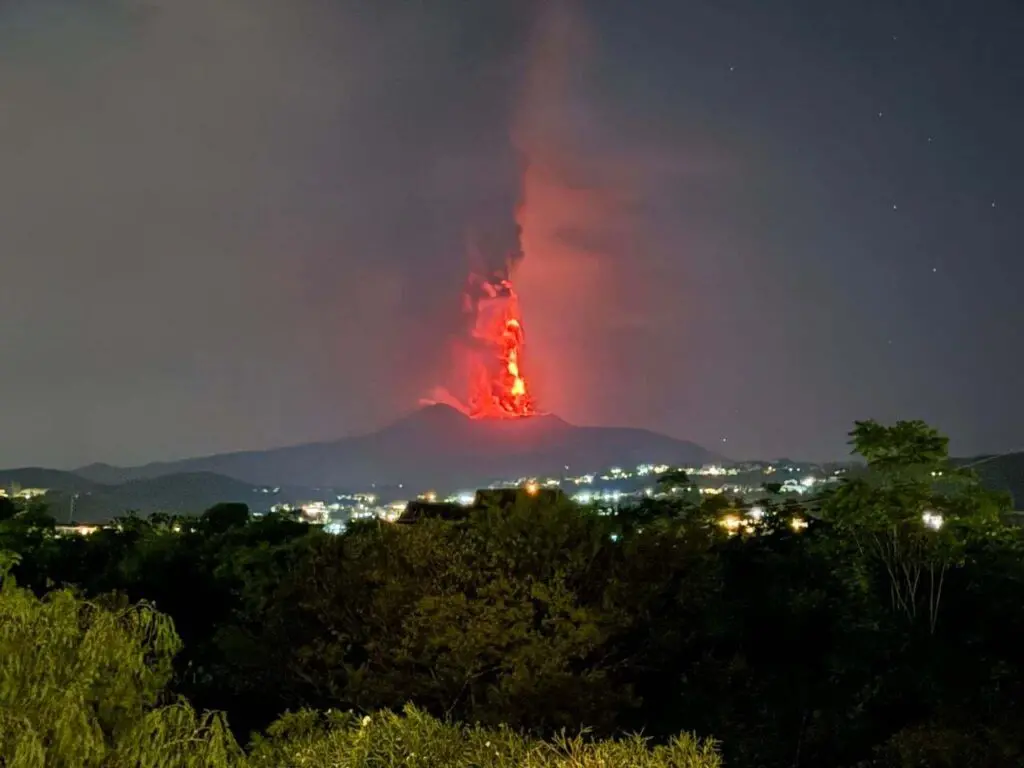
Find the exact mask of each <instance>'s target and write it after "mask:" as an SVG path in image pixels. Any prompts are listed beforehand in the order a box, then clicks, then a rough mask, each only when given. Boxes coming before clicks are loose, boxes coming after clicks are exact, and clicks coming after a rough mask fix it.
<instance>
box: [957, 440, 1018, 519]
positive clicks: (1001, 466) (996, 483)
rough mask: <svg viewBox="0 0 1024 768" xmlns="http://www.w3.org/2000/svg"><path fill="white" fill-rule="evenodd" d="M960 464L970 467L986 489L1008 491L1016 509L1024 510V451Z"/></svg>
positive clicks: (985, 457)
mask: <svg viewBox="0 0 1024 768" xmlns="http://www.w3.org/2000/svg"><path fill="white" fill-rule="evenodd" d="M959 463H961V464H964V465H966V466H968V467H970V468H971V469H972V470H974V472H975V473H976V474H977V475H978V479H979V480H981V482H982V483H984V484H985V486H986V487H988V488H991V489H992V490H994V491H1007V492H1009V494H1010V495H1011V496H1012V497H1013V501H1014V509H1017V510H1024V451H1018V452H1017V453H1004V454H1000V455H997V456H977V457H975V458H972V459H963V460H961V461H960V462H959Z"/></svg>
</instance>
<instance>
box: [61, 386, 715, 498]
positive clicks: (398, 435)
mask: <svg viewBox="0 0 1024 768" xmlns="http://www.w3.org/2000/svg"><path fill="white" fill-rule="evenodd" d="M717 458H718V457H717V456H715V455H714V454H712V453H711V452H710V451H707V450H706V449H704V448H702V447H700V446H699V445H696V444H694V443H690V442H687V441H684V440H675V439H673V438H670V437H666V436H664V435H659V434H657V433H654V432H650V431H648V430H643V429H630V428H620V427H576V426H573V425H571V424H568V423H567V422H565V421H562V420H561V419H559V418H558V417H556V416H537V417H533V418H529V419H510V420H473V419H469V418H467V417H465V416H463V415H462V414H461V413H459V412H458V411H456V410H454V409H453V408H449V407H448V406H444V405H433V406H429V407H426V408H422V409H420V410H418V411H416V412H414V413H412V414H410V415H409V416H407V417H406V418H404V419H401V420H399V421H398V422H396V423H394V424H392V425H391V426H389V427H386V428H385V429H382V430H380V431H378V432H374V433H372V434H369V435H364V436H361V437H354V438H348V439H345V440H338V441H333V442H327V443H311V444H307V445H298V446H292V447H288V448H276V449H272V450H267V451H245V452H240V453H228V454H219V455H215V456H207V457H202V458H195V459H185V460H182V461H175V462H167V463H158V464H149V465H146V466H143V467H134V468H126V469H124V470H122V474H121V475H120V476H119V477H118V476H116V475H115V473H112V472H110V470H111V469H115V468H111V467H106V466H104V467H103V473H104V474H103V477H104V479H106V480H107V481H108V482H110V481H111V480H121V481H124V480H130V479H140V478H152V477H159V476H161V475H166V474H170V473H176V472H214V473H217V474H220V475H226V476H228V477H233V478H237V479H240V480H245V481H247V482H251V483H264V484H273V485H285V484H291V485H302V486H332V487H347V488H364V489H365V488H367V487H368V486H369V485H370V484H371V483H375V484H377V485H378V486H386V485H397V484H399V483H401V484H403V485H404V486H405V487H406V488H407V489H409V490H425V489H427V488H438V489H455V488H462V487H466V488H468V487H473V486H475V485H478V484H480V483H484V482H487V481H490V480H493V479H498V478H515V477H519V476H524V475H543V474H563V473H564V472H565V467H566V466H569V467H570V471H577V472H585V471H593V470H596V469H601V468H602V467H608V466H611V465H615V464H623V465H634V464H637V463H639V462H644V461H648V462H666V463H671V464H683V465H700V464H704V463H707V462H710V461H714V460H716V459H717ZM89 470H90V468H83V469H82V470H79V471H80V472H81V473H82V474H83V475H87V474H93V473H91V472H89Z"/></svg>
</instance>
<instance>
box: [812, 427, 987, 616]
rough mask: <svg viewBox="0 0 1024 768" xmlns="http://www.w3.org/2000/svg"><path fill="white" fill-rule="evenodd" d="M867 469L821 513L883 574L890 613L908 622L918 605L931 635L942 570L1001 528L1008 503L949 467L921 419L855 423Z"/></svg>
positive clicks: (854, 437) (827, 500)
mask: <svg viewBox="0 0 1024 768" xmlns="http://www.w3.org/2000/svg"><path fill="white" fill-rule="evenodd" d="M850 437H851V443H852V445H853V449H854V452H855V453H858V454H860V455H861V456H863V457H864V458H865V459H866V460H867V472H866V473H864V474H861V475H859V476H856V477H853V478H849V479H845V480H844V481H843V482H842V484H841V485H840V487H839V488H838V489H837V490H836V491H835V492H834V493H830V494H827V495H826V496H825V497H824V499H823V502H822V506H821V510H822V515H823V517H825V518H826V519H828V520H830V521H831V522H833V523H835V524H836V525H837V526H839V528H840V529H841V530H842V531H844V532H845V533H847V534H849V535H850V536H851V537H852V539H853V540H854V541H855V542H856V544H857V546H858V548H859V549H860V552H861V554H862V555H863V556H865V557H866V558H868V559H870V560H873V561H874V562H877V563H879V564H880V565H881V566H882V568H883V569H884V571H885V574H886V576H887V579H888V585H889V597H890V601H891V605H892V607H893V608H894V609H896V610H898V611H899V612H901V613H903V614H904V615H905V616H906V617H907V618H908V619H909V620H911V621H914V620H916V618H917V615H918V609H919V607H921V605H922V604H923V605H924V607H925V608H926V610H927V620H928V628H929V631H930V632H933V633H934V631H935V627H936V623H937V622H938V614H939V607H940V604H941V600H942V590H943V585H944V583H945V577H946V573H947V571H948V570H949V569H950V568H951V567H955V566H956V565H959V564H960V563H961V562H962V558H963V551H964V547H965V544H966V542H967V540H968V538H969V537H970V536H972V535H975V534H977V533H980V532H987V531H990V530H991V529H992V528H993V527H997V526H998V525H999V516H1000V513H1001V512H1003V511H1005V509H1006V505H1007V500H1006V499H1005V497H1003V496H1001V495H999V494H993V493H991V492H989V491H986V490H985V489H984V488H982V487H981V485H980V483H979V482H978V480H977V478H976V477H975V476H974V474H973V473H971V472H970V471H968V470H963V469H958V468H956V467H954V466H953V465H952V464H951V463H950V461H949V456H948V453H947V444H948V441H947V439H946V438H945V437H944V436H942V435H940V434H939V433H938V432H936V431H935V430H934V429H932V428H931V427H929V426H928V425H927V424H925V423H924V422H921V421H898V422H896V424H895V425H893V426H890V427H887V426H884V425H881V424H879V423H878V422H875V421H859V422H856V425H855V427H854V429H853V431H852V432H851V433H850Z"/></svg>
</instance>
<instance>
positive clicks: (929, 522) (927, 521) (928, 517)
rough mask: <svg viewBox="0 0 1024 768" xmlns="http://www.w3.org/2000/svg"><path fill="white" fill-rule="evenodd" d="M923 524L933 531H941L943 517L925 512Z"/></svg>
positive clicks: (922, 517)
mask: <svg viewBox="0 0 1024 768" xmlns="http://www.w3.org/2000/svg"><path fill="white" fill-rule="evenodd" d="M921 522H923V523H924V526H925V528H931V529H932V530H933V531H937V530H939V528H941V527H942V524H943V522H945V521H944V520H943V519H942V515H940V514H939V513H938V512H925V513H924V514H923V515H921Z"/></svg>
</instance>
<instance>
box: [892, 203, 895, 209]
mask: <svg viewBox="0 0 1024 768" xmlns="http://www.w3.org/2000/svg"><path fill="white" fill-rule="evenodd" d="M892 209H893V210H894V211H895V210H896V203H893V204H892Z"/></svg>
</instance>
